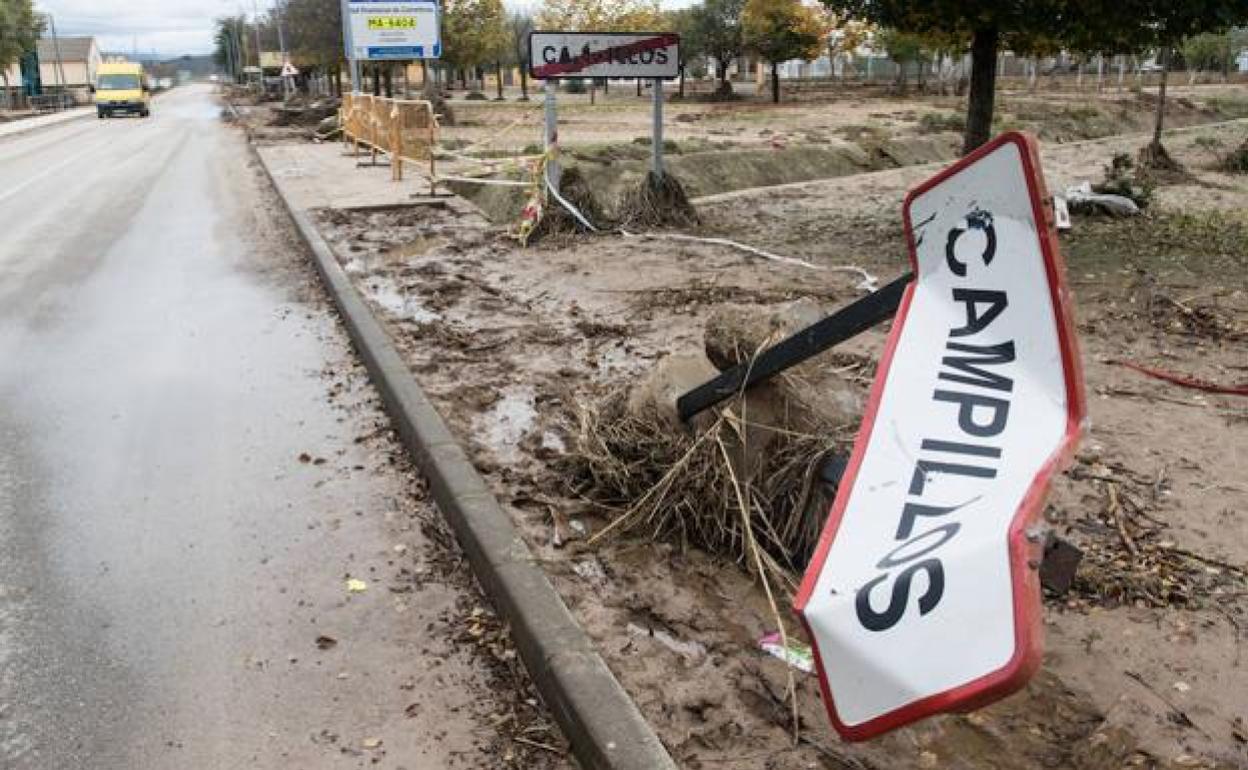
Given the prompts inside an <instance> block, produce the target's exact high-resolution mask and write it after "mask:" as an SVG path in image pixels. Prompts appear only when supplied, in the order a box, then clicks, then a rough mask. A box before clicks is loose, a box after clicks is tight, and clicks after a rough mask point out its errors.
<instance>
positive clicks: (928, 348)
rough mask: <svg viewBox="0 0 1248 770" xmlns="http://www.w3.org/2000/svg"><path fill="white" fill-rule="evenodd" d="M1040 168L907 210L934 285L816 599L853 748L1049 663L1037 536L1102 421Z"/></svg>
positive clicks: (807, 615)
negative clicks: (1077, 450)
mask: <svg viewBox="0 0 1248 770" xmlns="http://www.w3.org/2000/svg"><path fill="white" fill-rule="evenodd" d="M1038 159H1039V154H1038V152H1037V150H1036V144H1035V140H1034V139H1032V138H1031V137H1030V136H1027V135H1024V134H1018V133H1013V134H1006V135H1004V136H1001V137H999V138H998V139H996V140H995V141H993V142H992V143H990V144H989V145H987V146H985V147H983V148H981V149H980V150H979V151H977V152H975V153H974V154H972V155H971V156H969V157H967V158H965V159H963V160H962V161H960V162H959V163H957V164H956V165H954V166H953V167H952V168H950V169H948V170H947V171H945V172H944V173H942V174H940V175H939V176H937V177H936V178H934V179H932V180H930V181H928V182H926V183H924V184H923V185H922V186H920V187H919V188H918V189H916V190H914V191H913V192H911V193H910V195H909V197H908V198H907V200H906V204H905V211H904V215H905V223H906V236H907V239H908V240H909V244H910V250H911V260H912V262H913V263H914V273H915V275H916V280H915V282H914V283H913V284H911V286H910V288H909V289H908V290H907V293H906V295H905V297H904V298H903V300H902V303H901V307H900V309H899V311H898V315H897V320H896V322H895V323H894V326H893V330H892V333H891V335H890V336H889V340H888V345H887V348H886V349H885V352H884V356H883V359H882V360H881V362H880V367H879V373H878V374H877V376H876V381H875V385H874V387H873V389H872V393H871V398H870V400H869V403H868V406H867V410H866V414H865V416H864V418H863V423H862V427H861V428H860V429H859V433H858V439H857V442H856V444H855V446H854V451H853V455H852V457H851V458H850V463H849V468H848V470H847V472H846V474H845V477H844V480H843V482H842V484H841V487H840V489H839V491H838V494H837V498H836V501H835V503H834V504H833V507H832V512H831V514H830V515H829V518H828V522H827V524H826V526H825V529H824V532H823V536H822V538H821V539H820V542H819V547H818V549H817V550H816V553H815V556H814V558H813V559H812V561H811V564H810V567H809V568H808V570H807V574H806V576H805V579H804V580H803V582H802V587H801V590H800V592H799V594H798V599H797V610H798V612H799V613H800V615H801V617H802V620H803V622H804V623H805V625H806V627H807V630H808V631H809V633H810V635H811V639H812V640H813V642H814V647H815V654H816V662H817V666H818V670H819V676H820V682H821V684H822V686H823V693H824V701H825V703H826V705H827V707H828V712H829V714H830V716H831V718H832V722H833V724H834V725H835V726H836V728H837V730H838V731H839V732H840V733H841V734H842V735H843V736H845V737H846V738H849V739H853V740H860V739H865V738H870V737H872V736H874V735H878V734H879V733H882V732H884V731H886V730H890V729H893V728H895V727H898V726H900V725H903V724H906V723H908V722H912V721H914V720H916V719H920V718H922V717H925V716H928V715H930V714H934V713H936V712H941V711H950V710H965V709H967V708H972V707H976V706H978V705H982V704H984V703H987V702H989V701H991V700H994V699H996V698H998V697H1001V696H1003V695H1005V694H1008V693H1009V692H1012V691H1014V690H1016V689H1017V688H1019V687H1021V686H1022V685H1023V684H1024V683H1025V682H1026V681H1027V679H1028V678H1029V677H1030V676H1031V674H1032V673H1033V672H1034V671H1035V669H1036V667H1037V666H1038V665H1039V662H1040V652H1041V650H1040V647H1041V606H1040V601H1041V597H1040V586H1039V578H1038V575H1037V567H1038V566H1039V561H1040V556H1041V551H1042V543H1041V542H1040V537H1039V532H1037V531H1035V530H1034V529H1030V528H1031V527H1032V525H1033V523H1034V521H1035V520H1036V518H1037V517H1038V516H1039V514H1040V512H1041V509H1042V507H1043V504H1044V497H1045V494H1046V492H1047V488H1048V483H1049V480H1050V478H1051V477H1052V476H1053V474H1054V473H1055V472H1056V471H1057V470H1059V466H1060V465H1061V464H1062V463H1064V462H1065V461H1066V460H1067V459H1068V457H1069V455H1070V453H1071V452H1073V450H1074V446H1075V443H1076V442H1077V440H1078V437H1079V433H1080V429H1081V426H1082V423H1083V420H1084V415H1085V405H1084V397H1083V378H1082V374H1081V371H1080V364H1079V357H1078V351H1077V349H1076V345H1075V338H1074V327H1073V325H1072V323H1071V317H1070V311H1069V300H1068V297H1067V291H1066V288H1065V282H1064V281H1065V279H1064V268H1063V265H1062V261H1061V257H1060V255H1059V253H1058V249H1057V242H1056V236H1055V234H1054V231H1053V228H1052V224H1051V222H1050V221H1049V220H1048V218H1047V214H1048V209H1047V207H1046V206H1045V205H1044V200H1045V198H1046V196H1047V194H1046V193H1045V189H1044V182H1043V179H1042V178H1041V175H1040V164H1039V160H1038Z"/></svg>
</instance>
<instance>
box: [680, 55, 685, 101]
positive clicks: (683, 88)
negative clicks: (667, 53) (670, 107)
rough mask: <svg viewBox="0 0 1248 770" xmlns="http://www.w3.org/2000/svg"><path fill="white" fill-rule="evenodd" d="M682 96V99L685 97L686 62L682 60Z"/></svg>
mask: <svg viewBox="0 0 1248 770" xmlns="http://www.w3.org/2000/svg"><path fill="white" fill-rule="evenodd" d="M680 98H681V99H682V100H683V99H684V98H685V65H684V62H681V65H680Z"/></svg>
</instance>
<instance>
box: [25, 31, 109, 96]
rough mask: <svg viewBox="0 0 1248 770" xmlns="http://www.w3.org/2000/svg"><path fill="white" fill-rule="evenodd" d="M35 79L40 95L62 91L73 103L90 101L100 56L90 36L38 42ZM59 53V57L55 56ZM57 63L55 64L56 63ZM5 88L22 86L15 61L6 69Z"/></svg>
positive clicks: (101, 58) (43, 39)
mask: <svg viewBox="0 0 1248 770" xmlns="http://www.w3.org/2000/svg"><path fill="white" fill-rule="evenodd" d="M37 50H38V53H39V78H40V80H41V81H42V84H43V92H44V93H56V92H58V91H62V90H63V91H66V92H68V93H69V94H71V95H72V96H73V97H74V99H75V100H76V101H79V102H88V101H90V100H91V87H92V86H94V85H95V73H96V71H97V70H98V69H99V67H100V62H101V61H102V60H103V57H101V56H100V47H99V46H98V45H97V44H96V42H95V38H93V37H57V38H56V39H55V40H53V39H52V38H50V37H44V38H40V39H39V45H38V49H37ZM58 54H59V55H58ZM58 60H59V64H58ZM8 75H9V85H10V86H11V87H13V88H15V89H16V88H18V87H20V86H21V84H22V73H21V68H20V67H19V66H18V63H17V62H13V63H12V64H10V66H9V68H8Z"/></svg>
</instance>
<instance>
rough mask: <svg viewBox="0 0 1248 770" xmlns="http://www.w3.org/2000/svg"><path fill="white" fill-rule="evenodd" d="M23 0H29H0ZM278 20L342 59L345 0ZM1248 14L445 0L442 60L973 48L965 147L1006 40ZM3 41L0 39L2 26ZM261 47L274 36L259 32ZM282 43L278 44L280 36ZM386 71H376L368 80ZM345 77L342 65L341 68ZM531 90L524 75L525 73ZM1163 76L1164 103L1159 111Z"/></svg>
mask: <svg viewBox="0 0 1248 770" xmlns="http://www.w3.org/2000/svg"><path fill="white" fill-rule="evenodd" d="M0 3H4V4H6V5H3V6H0V7H8V6H7V4H14V3H16V4H19V5H20V4H22V3H25V4H26V5H27V6H28V5H29V0H0ZM278 23H280V24H281V25H282V29H283V30H284V32H285V37H286V40H287V44H288V47H289V50H291V51H292V52H293V53H294V55H295V56H296V58H297V59H298V61H299V62H300V63H301V64H302V65H304V66H305V67H306V66H311V67H314V68H317V69H319V70H321V71H324V72H328V73H330V74H334V75H336V74H337V72H338V68H339V67H340V66H341V62H342V50H343V48H342V31H341V23H340V20H339V10H338V0H279V2H278V3H277V5H276V10H275V11H274V13H272V14H270V15H269V17H268V18H265V19H261V20H259V21H258V22H257V24H258V25H259V28H260V33H261V34H260V37H261V39H262V40H272V41H273V42H274V43H276V38H277V24H278ZM1244 24H1248V1H1246V0H1011V1H1010V2H1001V0H821V3H820V4H818V5H807V4H806V2H804V1H803V0H702V2H700V3H698V4H696V5H694V6H692V7H690V8H686V9H681V10H674V11H663V10H662V9H661V8H660V6H659V2H658V0H545V2H544V4H543V6H542V7H541V8H540V10H539V11H538V13H537V15H536V18H535V19H534V18H530V17H529V15H528V14H527V13H525V12H523V11H513V12H510V13H509V12H508V11H507V10H506V8H504V6H503V0H443V6H442V37H443V57H442V59H441V61H440V62H438V64H437V69H438V70H439V71H440V72H441V73H442V74H443V75H444V76H445V77H446V78H447V79H448V80H449V79H451V78H454V77H456V76H457V77H458V78H459V80H460V81H461V83H463V84H464V85H465V86H466V85H467V81H468V79H469V78H470V77H473V78H474V79H475V78H476V77H479V76H480V74H481V73H482V72H483V71H484V70H486V69H487V68H494V69H496V70H497V71H498V72H499V75H500V77H499V79H498V80H499V96H500V97H501V88H502V85H501V84H502V77H501V74H502V69H503V67H505V66H512V65H516V66H518V67H519V68H520V71H521V73H522V76H523V73H524V72H525V70H526V69H527V64H528V62H527V50H526V40H527V35H528V32H529V31H531V30H532V29H533V28H534V26H535V25H536V26H538V27H540V28H544V29H566V30H576V29H585V30H590V29H592V30H603V31H612V30H644V31H652V30H653V31H675V32H678V33H680V34H681V47H682V50H683V52H684V58H685V61H686V62H694V61H706V62H708V63H711V64H713V65H714V67H715V68H716V72H715V74H716V76H717V79H718V81H719V89H720V90H721V91H725V92H726V91H728V90H730V88H731V86H730V84H729V83H728V67H729V65H730V63H731V62H733V61H734V60H736V59H737V58H738V57H740V56H742V55H744V54H747V53H749V54H753V55H755V56H757V57H758V58H760V59H761V60H763V61H766V62H768V63H769V65H770V67H771V87H772V88H771V90H772V98H773V99H774V100H776V101H778V100H779V97H780V88H779V77H778V66H779V64H780V63H782V62H784V61H788V60H790V59H813V58H815V57H817V56H819V55H821V54H822V53H825V52H826V53H827V54H828V55H829V56H830V57H832V58H835V57H836V56H837V55H838V54H841V53H849V52H852V51H853V50H855V49H856V48H857V47H858V46H859V45H860V44H861V43H862V42H863V41H864V40H865V39H866V37H867V36H868V35H874V36H875V44H876V45H877V46H879V47H882V48H884V49H885V50H887V51H889V54H890V56H891V57H892V58H894V59H895V60H897V61H899V62H900V61H905V60H912V59H915V58H917V57H918V56H920V55H923V56H930V55H931V54H932V52H939V53H949V54H956V55H958V56H961V55H962V54H964V53H965V52H968V51H969V53H970V55H971V61H972V65H971V75H970V84H969V99H968V107H967V121H966V136H965V149H966V150H967V151H970V150H971V149H974V148H975V147H978V146H979V145H980V144H982V143H983V142H985V141H987V139H988V137H989V134H990V132H991V126H992V118H993V112H994V106H995V105H994V102H995V85H996V74H997V73H996V67H997V61H998V53H999V52H1000V51H1002V50H1007V49H1008V50H1011V51H1013V52H1015V53H1016V54H1019V55H1024V56H1033V55H1034V56H1041V55H1051V54H1054V53H1056V52H1058V51H1062V50H1073V51H1079V52H1083V53H1085V54H1087V55H1096V54H1100V55H1117V54H1139V53H1142V52H1145V51H1156V52H1158V54H1159V60H1160V62H1161V64H1162V65H1163V67H1164V66H1166V65H1168V64H1169V62H1170V61H1171V59H1172V58H1173V57H1174V56H1175V52H1176V50H1178V49H1181V50H1182V53H1183V56H1184V58H1185V59H1186V60H1187V61H1188V64H1189V67H1191V66H1197V67H1206V68H1211V69H1212V68H1218V67H1221V68H1226V67H1229V60H1230V59H1231V58H1232V57H1233V56H1234V55H1235V53H1236V50H1237V49H1235V48H1234V45H1235V44H1236V40H1235V38H1233V37H1232V36H1229V35H1228V34H1227V31H1228V30H1231V29H1232V28H1234V27H1235V26H1237V25H1244ZM254 31H255V30H254V28H251V29H250V30H249V25H247V24H246V22H245V20H244V19H241V18H234V19H221V20H219V22H218V34H217V59H218V61H219V62H220V63H221V64H222V65H223V66H228V65H229V63H230V62H231V61H232V62H235V63H237V62H239V61H242V62H246V61H248V60H249V57H250V58H251V60H254V59H255V58H256V57H255V55H254V51H253V50H252V49H254V47H255V45H256V43H255V42H254V38H255V35H254ZM0 44H3V40H0ZM261 45H264V46H266V47H267V45H268V44H267V43H263V42H262V43H261ZM275 47H276V46H275V45H274V48H275ZM379 80H380V78H376V77H375V78H374V82H377V81H379ZM334 81H335V82H336V81H337V78H334ZM522 87H523V89H524V92H525V95H526V96H527V83H522ZM1163 99H1164V77H1163V91H1162V99H1159V100H1158V101H1159V109H1158V116H1159V121H1158V131H1157V136H1158V143H1159V141H1160V116H1161V115H1162V114H1163V112H1164V103H1163V101H1162V100H1163Z"/></svg>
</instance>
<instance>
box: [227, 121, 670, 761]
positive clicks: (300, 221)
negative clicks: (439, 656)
mask: <svg viewBox="0 0 1248 770" xmlns="http://www.w3.org/2000/svg"><path fill="white" fill-rule="evenodd" d="M248 146H249V147H250V148H251V152H252V154H253V156H254V157H255V158H256V160H257V161H258V162H259V164H260V166H261V168H263V169H264V173H265V175H266V176H267V177H268V179H269V181H270V182H271V183H272V185H273V187H274V189H275V190H276V191H277V193H278V197H280V198H281V199H282V203H283V204H284V205H285V207H286V210H287V212H288V213H289V214H290V217H291V219H292V220H293V221H294V223H295V226H296V227H297V228H298V230H299V234H300V236H301V237H302V238H303V240H304V242H305V243H307V245H308V248H309V249H310V250H311V251H312V254H313V256H314V261H315V263H316V267H317V270H318V272H319V273H320V274H321V278H322V279H323V280H324V282H325V286H326V288H327V289H328V290H329V293H330V295H331V296H332V297H333V299H334V303H335V304H336V305H337V306H338V311H339V312H340V313H341V315H342V319H343V321H344V323H345V324H346V326H347V330H348V332H349V333H350V335H351V339H352V340H353V341H354V343H355V346H356V349H357V350H358V351H359V353H360V357H361V358H362V359H363V360H364V364H365V366H366V367H367V368H368V371H369V374H370V376H371V377H372V379H373V382H374V384H375V385H376V387H377V389H378V391H379V392H380V393H381V397H382V401H383V402H384V403H385V405H386V410H387V411H388V412H389V414H390V418H391V419H392V420H393V421H394V424H395V426H396V428H397V429H398V431H399V435H400V437H401V439H402V441H403V444H404V445H405V446H406V447H407V450H408V452H410V453H411V455H412V457H413V459H415V461H416V463H417V465H418V466H419V467H420V469H421V470H422V471H423V472H424V474H425V476H426V477H428V479H429V483H430V487H431V490H432V492H433V497H434V500H435V502H436V503H437V504H438V507H439V508H440V509H441V510H442V513H443V515H444V516H446V518H447V520H448V521H449V522H450V524H451V526H452V528H453V529H454V530H455V534H456V536H457V538H458V539H459V543H460V545H461V546H462V547H463V549H464V552H465V553H466V555H467V557H468V562H469V564H471V565H472V569H473V571H474V572H475V573H476V575H477V579H478V580H479V581H480V582H481V585H482V588H484V589H485V592H486V594H487V595H488V596H489V597H490V598H491V600H492V602H493V603H494V606H495V608H496V609H497V610H498V611H499V613H500V614H501V615H502V616H503V618H505V619H506V620H507V622H508V623H509V624H510V625H511V633H512V637H513V638H514V639H515V641H516V646H517V647H518V649H519V652H520V657H521V659H522V660H523V661H524V665H525V667H526V668H527V669H528V671H529V674H530V676H532V677H533V682H534V683H535V684H536V685H537V689H538V691H539V692H540V693H541V696H542V699H543V700H544V701H545V702H546V705H547V706H548V707H549V708H550V711H551V713H552V714H553V715H554V717H555V721H556V722H558V723H559V727H560V729H562V731H563V734H564V735H565V736H566V737H567V739H568V741H569V742H570V743H571V744H572V753H573V754H574V755H575V756H576V758H577V760H578V761H579V763H580V765H581V767H582V768H586V770H598V769H599V768H601V769H602V770H669V769H670V770H675V767H676V764H675V762H673V761H672V758H671V757H670V756H669V755H668V753H667V750H666V749H665V748H664V747H663V744H662V743H661V742H660V741H659V739H658V736H657V735H655V733H654V731H653V730H652V729H651V728H650V725H649V724H647V723H646V721H645V719H644V718H643V717H642V715H641V712H640V711H638V709H637V706H636V704H634V703H633V701H632V699H631V698H629V696H628V693H626V692H625V691H624V688H623V687H621V686H620V683H619V682H618V681H616V679H615V676H614V675H613V674H612V673H611V671H610V669H608V668H607V665H606V663H604V662H603V660H602V658H601V657H600V656H599V655H598V653H597V652H596V651H595V650H594V647H593V644H592V643H591V642H590V640H589V637H588V636H587V635H586V634H585V632H584V630H582V629H581V627H580V626H579V625H577V623H576V620H575V619H573V617H572V614H571V613H570V612H569V611H568V608H567V606H566V605H564V603H563V600H562V599H561V598H560V597H559V594H558V592H556V591H555V588H554V586H552V585H551V583H550V581H549V580H548V579H547V578H546V575H545V573H543V572H542V570H541V568H540V567H539V566H537V564H536V563H535V560H534V558H533V554H532V553H531V552H530V551H529V548H528V546H527V545H526V544H525V542H524V541H523V540H522V539H521V538H520V536H519V534H518V533H517V532H516V530H515V527H514V526H513V525H512V522H511V518H510V517H509V516H508V515H507V512H506V511H504V510H503V509H502V507H501V506H500V505H499V503H498V501H497V500H496V499H495V497H494V495H493V494H492V493H491V492H490V490H489V488H488V487H487V486H486V484H485V481H484V479H482V478H481V476H480V474H478V473H477V471H476V469H475V468H474V467H473V466H472V463H471V462H470V461H469V459H468V456H467V454H466V453H465V452H464V450H463V449H462V448H461V447H460V445H459V443H458V442H457V441H456V440H455V437H454V436H453V435H452V434H451V431H450V429H449V428H447V426H446V423H445V422H444V421H443V420H442V417H441V415H439V414H438V412H437V410H436V409H435V408H434V406H433V404H432V403H431V402H430V401H429V399H428V398H427V397H426V396H425V393H424V392H423V391H422V390H421V388H420V386H419V385H418V384H417V383H416V380H415V379H414V378H413V377H412V374H411V371H410V370H409V369H408V367H407V364H406V363H405V362H404V361H403V359H402V357H401V356H400V355H399V353H398V351H397V350H396V349H395V347H394V345H393V343H391V341H390V337H389V336H388V335H387V333H386V331H385V329H384V328H382V326H381V324H380V323H379V322H378V320H377V319H376V318H375V317H374V316H373V314H372V311H371V310H370V309H369V307H368V305H367V304H366V303H365V302H364V299H363V298H362V297H361V296H360V295H359V293H358V292H357V291H356V290H355V287H354V286H353V285H352V284H351V281H350V279H349V278H348V277H347V275H346V273H345V272H343V270H342V268H341V267H340V266H339V264H338V261H337V259H336V258H335V257H334V254H333V251H332V250H331V248H330V246H329V244H328V243H326V242H325V240H324V239H323V238H322V237H321V235H320V233H319V232H317V230H316V227H315V226H314V225H313V224H312V222H311V221H310V220H309V219H308V218H307V217H306V216H305V215H304V214H303V213H302V212H301V211H299V210H298V209H297V208H296V207H295V206H294V205H292V204H291V202H290V199H289V198H288V197H287V196H286V193H285V190H284V189H283V187H282V184H281V181H280V180H279V179H278V178H277V177H276V176H274V174H273V173H272V171H271V170H270V169H269V167H268V165H267V164H266V163H265V162H264V158H263V157H262V156H261V155H260V153H259V152H258V151H256V149H255V146H254V145H252V144H251V143H250V142H248Z"/></svg>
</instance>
